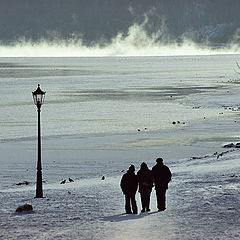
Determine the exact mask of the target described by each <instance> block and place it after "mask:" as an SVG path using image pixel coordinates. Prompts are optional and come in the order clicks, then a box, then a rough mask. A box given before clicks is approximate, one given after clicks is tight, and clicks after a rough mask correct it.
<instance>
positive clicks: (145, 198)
mask: <svg viewBox="0 0 240 240" xmlns="http://www.w3.org/2000/svg"><path fill="white" fill-rule="evenodd" d="M137 177H138V183H139V190H138V191H139V193H140V196H141V202H142V210H141V212H145V211H147V212H149V211H150V209H149V204H150V195H151V192H152V187H153V177H152V172H151V170H149V168H148V166H147V164H146V163H145V162H143V163H142V164H141V167H140V170H139V171H138V172H137Z"/></svg>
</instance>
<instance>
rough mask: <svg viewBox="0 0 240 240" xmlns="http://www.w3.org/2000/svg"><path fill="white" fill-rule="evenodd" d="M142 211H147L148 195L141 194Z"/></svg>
mask: <svg viewBox="0 0 240 240" xmlns="http://www.w3.org/2000/svg"><path fill="white" fill-rule="evenodd" d="M141 202H142V211H143V212H144V211H149V204H150V193H141Z"/></svg>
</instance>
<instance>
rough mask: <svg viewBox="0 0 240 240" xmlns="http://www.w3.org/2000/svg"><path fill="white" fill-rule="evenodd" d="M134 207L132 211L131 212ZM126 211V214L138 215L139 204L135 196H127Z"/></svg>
mask: <svg viewBox="0 0 240 240" xmlns="http://www.w3.org/2000/svg"><path fill="white" fill-rule="evenodd" d="M131 205H132V210H131ZM125 210H126V213H127V214H129V213H134V214H137V202H136V199H135V194H133V195H125Z"/></svg>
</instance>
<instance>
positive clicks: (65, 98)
mask: <svg viewBox="0 0 240 240" xmlns="http://www.w3.org/2000/svg"><path fill="white" fill-rule="evenodd" d="M238 57H239V56H238V55H231V56H230V55H229V56H228V55H226V56H196V57H171V58H168V57H166V58H85V59H78V58H76V59H73V58H67V59H64V58H59V59H53V58H50V59H44V58H42V59H38V58H36V59H25V58H22V59H20V58H16V59H11V58H9V59H3V58H1V59H0V66H1V68H0V73H1V76H0V83H1V88H0V100H1V101H0V127H1V132H0V152H1V157H0V163H1V167H0V202H1V207H0V239H4V240H5V239H101V240H102V239H106V240H108V239H109V240H111V239H113V240H115V239H116V240H117V239H154V240H155V239H160V240H161V239H162V240H165V239H167V240H168V239H171V240H182V239H184V240H185V239H187V240H188V239H189V240H190V239H191V240H193V239H194V240H195V239H220V240H225V239H240V230H239V229H240V228H239V227H240V220H239V219H240V218H239V216H240V214H239V205H240V194H239V189H240V174H239V172H240V171H239V170H240V169H239V168H240V165H239V161H240V160H239V159H240V157H239V156H240V155H239V149H233V150H234V151H232V149H225V148H222V146H223V145H224V144H227V143H231V142H234V143H237V142H240V138H239V132H238V131H239V111H238V107H239V85H238V84H237V82H235V83H231V82H229V79H230V78H231V77H233V74H234V71H233V67H234V64H235V60H236V58H238ZM40 77H41V78H40ZM39 82H40V83H41V87H42V89H43V90H44V91H47V93H46V94H47V95H46V103H45V105H44V106H43V108H42V115H41V116H42V130H43V131H42V134H43V137H42V160H43V161H42V166H43V180H44V183H43V187H44V196H45V197H44V198H43V199H36V198H34V196H35V184H36V183H35V181H36V155H37V154H36V118H37V114H36V108H35V106H34V105H33V103H32V98H31V92H32V91H33V90H35V87H37V83H39ZM172 121H176V122H177V121H179V123H176V124H175V125H173V124H172ZM183 122H184V124H183ZM145 127H146V129H145ZM138 129H140V131H138ZM216 152H217V153H216ZM223 152H224V154H221V153H223ZM219 154H220V155H219ZM159 156H160V157H163V158H164V160H165V163H166V164H167V165H168V166H169V167H170V169H171V170H172V172H173V179H172V182H171V183H170V184H169V190H168V192H167V210H166V211H164V212H161V213H158V212H157V208H156V198H155V192H154V190H153V192H152V197H151V212H150V213H144V214H138V215H126V214H124V196H123V195H122V193H121V190H120V187H119V182H120V179H121V176H122V175H123V173H124V172H125V171H126V169H127V168H128V167H129V165H130V164H135V166H136V168H137V169H138V167H139V166H140V164H141V163H142V162H143V161H145V162H146V163H147V164H148V165H149V166H150V167H152V166H153V165H154V164H155V159H156V158H157V157H159ZM102 176H105V180H101V178H102ZM69 178H72V179H73V180H74V182H69V181H68V179H69ZM64 179H66V184H60V182H61V181H62V180H64ZM24 181H27V182H29V184H28V185H24V184H22V185H17V184H18V183H23V182H24ZM137 202H138V206H139V211H140V199H139V194H138V193H137ZM25 203H28V204H31V205H32V206H33V208H34V211H33V212H31V213H22V214H16V213H15V210H16V208H17V207H18V206H20V205H23V204H25Z"/></svg>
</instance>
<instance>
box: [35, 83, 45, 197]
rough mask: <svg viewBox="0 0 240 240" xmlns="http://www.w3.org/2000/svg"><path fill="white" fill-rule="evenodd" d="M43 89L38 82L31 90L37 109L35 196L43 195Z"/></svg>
mask: <svg viewBox="0 0 240 240" xmlns="http://www.w3.org/2000/svg"><path fill="white" fill-rule="evenodd" d="M45 93H46V92H44V91H42V90H41V88H40V84H38V88H37V89H36V90H35V91H34V92H32V95H33V101H34V104H35V105H36V106H37V111H38V162H37V185H36V198H42V197H43V190H42V164H41V128H40V112H41V106H42V104H43V103H44V97H45Z"/></svg>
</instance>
